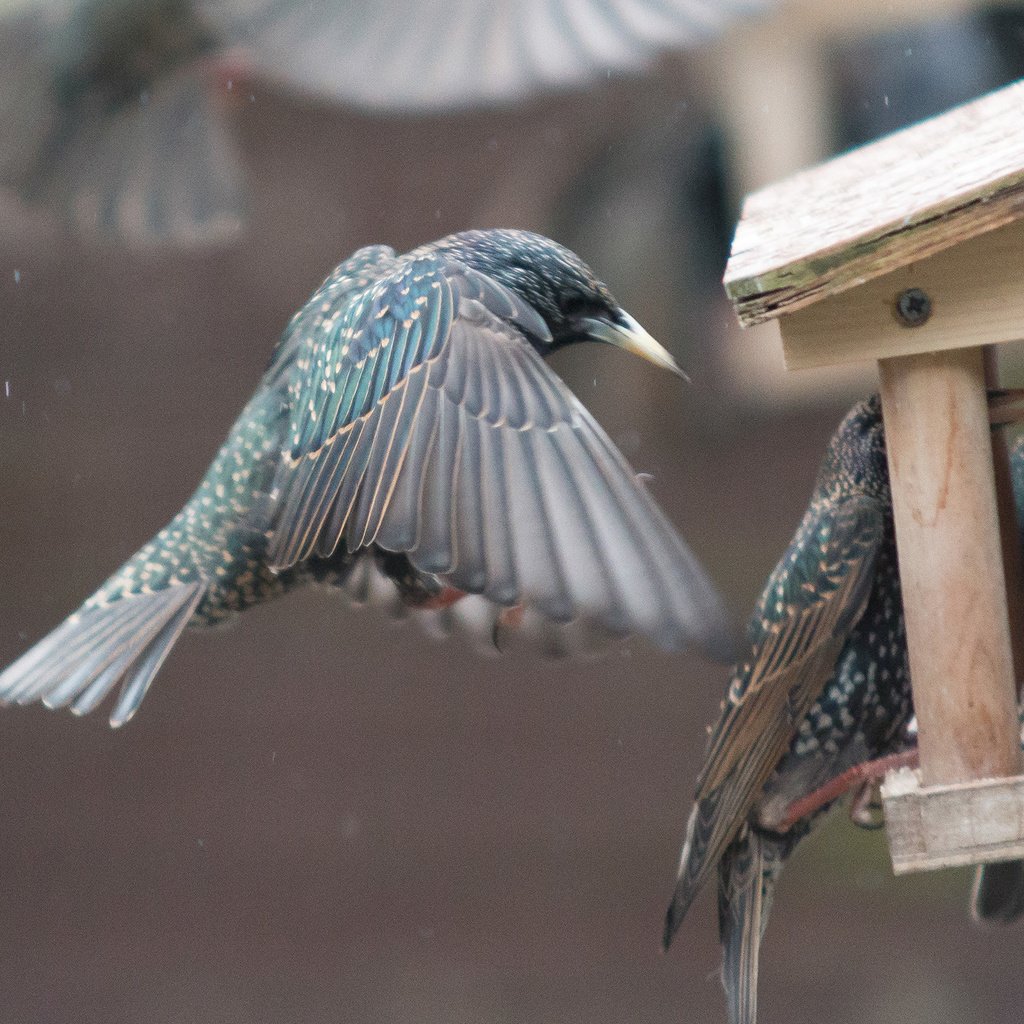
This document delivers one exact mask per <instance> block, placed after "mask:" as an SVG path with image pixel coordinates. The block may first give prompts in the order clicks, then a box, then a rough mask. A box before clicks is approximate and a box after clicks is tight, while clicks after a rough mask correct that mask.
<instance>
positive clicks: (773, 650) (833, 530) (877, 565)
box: [664, 396, 913, 1024]
mask: <svg viewBox="0 0 1024 1024" xmlns="http://www.w3.org/2000/svg"><path fill="white" fill-rule="evenodd" d="M748 640H749V649H748V653H747V654H746V655H745V657H744V659H743V660H742V662H741V663H740V664H739V665H738V666H737V668H736V669H735V672H734V674H733V677H732V680H731V682H730V685H729V689H728V693H727V695H726V699H725V702H724V704H723V710H722V716H721V718H720V719H719V721H718V724H717V725H716V726H715V727H714V728H713V729H712V730H711V735H710V739H709V744H708V750H707V754H706V757H705V761H704V765H703V768H702V770H701V774H700V777H699V779H698V782H697V791H696V797H695V802H694V807H693V810H692V812H691V814H690V819H689V822H688V824H687V829H686V839H685V843H684V846H683V852H682V857H681V860H680V866H679V875H678V880H677V883H676V889H675V893H674V895H673V898H672V903H671V906H670V907H669V910H668V915H667V919H666V923H665V934H664V942H665V945H666V946H667V945H668V944H669V943H670V942H671V940H672V937H673V935H674V934H675V932H676V930H677V929H678V927H679V925H680V923H681V922H682V920H683V918H684V916H685V915H686V912H687V911H688V909H689V907H690V904H691V903H692V901H693V899H694V897H695V896H696V894H697V892H698V891H699V890H700V888H701V887H702V886H703V884H704V883H705V882H706V881H707V879H708V877H709V876H710V875H711V874H712V872H714V871H716V869H717V874H718V897H719V898H718V905H719V929H720V934H721V940H722V946H723V982H724V985H725V990H726V998H727V1004H728V1015H729V1021H730V1024H754V1022H755V1021H756V1019H757V975H758V957H759V951H760V943H761V938H762V935H763V933H764V929H765V926H766V924H767V921H768V913H769V910H770V907H771V902H772V896H773V892H774V887H775V883H776V880H777V878H778V876H779V873H780V871H781V870H782V867H783V865H784V863H785V861H786V859H787V858H788V857H789V856H790V854H791V853H792V852H793V850H794V848H795V847H796V846H797V844H798V843H799V842H800V840H801V839H802V838H803V837H804V836H805V835H806V834H807V833H808V832H809V831H810V829H811V827H812V825H813V823H814V821H815V820H816V819H817V817H818V816H819V815H820V814H821V813H822V812H823V811H824V809H825V808H824V807H820V806H819V807H817V808H816V809H814V810H813V811H812V812H810V813H808V814H807V815H804V816H802V817H799V818H798V819H797V820H795V821H792V820H791V808H792V806H793V805H794V803H795V802H797V801H799V800H801V799H802V798H804V797H807V796H808V795H810V794H812V793H814V792H815V791H816V790H818V789H819V788H820V787H822V786H824V785H825V784H826V783H828V782H829V781H830V780H832V779H835V778H836V777H838V776H840V775H842V774H843V773H844V772H846V771H847V770H848V769H850V768H852V767H854V766H855V765H858V764H860V763H861V762H864V761H869V760H874V759H876V758H880V757H883V756H886V755H889V754H892V753H895V752H896V751H898V750H900V749H902V748H904V747H905V746H906V745H907V739H906V727H907V724H908V722H909V721H910V719H911V716H912V714H913V709H912V704H911V695H910V678H909V668H908V663H907V653H906V642H905V634H904V624H903V607H902V603H901V596H900V583H899V572H898V567H897V562H896V544H895V535H894V531H893V523H892V506H891V498H890V493H889V477H888V467H887V465H886V455H885V436H884V431H883V427H882V420H881V409H880V403H879V400H878V398H877V396H875V397H873V398H871V399H869V400H868V401H866V402H862V403H860V404H858V405H857V406H855V407H854V409H853V410H852V411H851V412H850V413H849V414H848V415H847V417H846V419H845V420H844V421H843V423H842V424H841V425H840V427H839V429H838V430H837V432H836V434H835V435H834V436H833V438H832V440H831V442H830V444H829V448H828V452H827V454H826V456H825V459H824V462H823V464H822V467H821V470H820V472H819V474H818V479H817V482H816V484H815V488H814V492H813V494H812V497H811V502H810V506H809V507H808V510H807V512H806V514H805V515H804V518H803V521H802V522H801V524H800V527H799V529H798V530H797V533H796V536H795V537H794V538H793V541H792V543H791V544H790V546H789V548H788V549H787V551H786V553H785V554H784V555H783V557H782V559H781V560H780V562H779V564H778V565H777V566H776V568H775V570H774V571H773V572H772V574H771V576H770V577H769V579H768V582H767V584H766V585H765V588H764V591H763V593H762V595H761V599H760V601H759V602H758V605H757V607H756V609H755V611H754V614H753V617H752V619H751V621H750V625H749V628H748Z"/></svg>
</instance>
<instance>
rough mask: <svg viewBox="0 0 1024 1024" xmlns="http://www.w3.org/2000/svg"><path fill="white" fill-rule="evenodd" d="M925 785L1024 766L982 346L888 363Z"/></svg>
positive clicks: (887, 402) (891, 445) (884, 387)
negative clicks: (1023, 764)
mask: <svg viewBox="0 0 1024 1024" xmlns="http://www.w3.org/2000/svg"><path fill="white" fill-rule="evenodd" d="M879 376H880V379H881V393H882V409H883V414H884V417H885V431H886V446H887V450H888V459H889V475H890V480H891V485H892V498H893V514H894V519H895V525H896V543H897V548H898V552H899V565H900V578H901V581H902V587H903V607H904V613H905V616H906V624H907V645H908V649H909V654H910V676H911V680H912V685H913V691H914V708H915V711H916V713H917V719H918V727H919V741H918V742H919V747H920V753H921V775H922V779H923V780H924V782H925V784H926V785H938V784H948V783H954V782H968V781H972V780H976V779H985V778H1003V777H1006V776H1011V775H1017V774H1019V773H1020V771H1021V755H1020V739H1019V735H1018V726H1017V708H1016V687H1015V683H1014V676H1013V659H1012V655H1011V647H1010V632H1009V622H1008V618H1007V610H1006V590H1005V585H1004V577H1003V560H1002V552H1001V544H1000V535H999V523H998V517H997V513H996V492H995V484H994V481H993V465H992V443H991V438H990V435H989V425H988V406H987V397H986V391H985V371H984V364H983V355H982V351H981V350H980V349H958V350H955V351H950V352H940V353H931V354H927V355H914V356H907V357H903V358H897V359H883V360H881V361H880V362H879Z"/></svg>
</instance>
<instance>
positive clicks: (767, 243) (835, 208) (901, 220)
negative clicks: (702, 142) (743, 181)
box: [725, 82, 1024, 324]
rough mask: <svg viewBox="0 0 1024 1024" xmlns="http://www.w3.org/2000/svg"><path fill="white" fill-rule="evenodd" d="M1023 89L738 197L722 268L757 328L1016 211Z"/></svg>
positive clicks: (1020, 208)
mask: <svg viewBox="0 0 1024 1024" xmlns="http://www.w3.org/2000/svg"><path fill="white" fill-rule="evenodd" d="M1022 123H1024V82H1018V83H1015V84H1014V85H1011V86H1007V87H1006V88H1004V89H1001V90H999V91H997V92H994V93H990V94H988V95H987V96H983V97H981V98H980V99H978V100H975V101H974V102H973V103H969V104H966V105H965V106H962V107H957V108H956V109H954V110H951V111H948V112H947V113H945V114H942V115H940V116H938V117H935V118H931V119H930V120H927V121H923V122H921V123H920V124H916V125H913V126H912V127H910V128H907V129H905V130H903V131H901V132H896V133H895V134H893V135H889V136H887V137H886V138H884V139H881V140H879V141H878V142H874V143H871V144H870V145H867V146H863V147H861V148H859V149H856V150H853V151H852V152H850V153H847V154H844V155H843V156H840V157H836V158H835V159H834V160H831V161H829V162H827V163H825V164H822V165H820V166H818V167H815V168H812V169H810V170H807V171H803V172H801V173H799V174H797V175H794V176H793V177H791V178H788V179H787V180H785V181H782V182H780V183H778V184H776V185H772V186H769V187H768V188H765V189H762V190H761V191H760V192H755V193H754V194H753V195H751V196H750V197H748V199H747V201H746V203H745V204H744V208H743V216H742V218H741V220H740V223H739V226H738V227H737V230H736V236H735V239H734V241H733V248H732V256H731V257H730V260H729V264H728V266H727V268H726V274H725V289H726V293H727V294H728V295H729V297H730V298H731V299H732V300H733V302H734V304H735V306H736V311H737V314H738V316H739V317H740V320H741V321H742V322H743V323H745V324H753V323H759V322H761V321H763V320H767V319H770V318H772V317H776V316H779V315H780V314H782V313H786V312H790V311H792V310H795V309H799V308H801V307H803V306H807V305H809V304H811V303H813V302H816V301H818V300H819V299H822V298H824V297H826V296H831V295H835V294H837V293H838V292H841V291H844V290H845V289H847V288H851V287H853V286H854V285H858V284H863V283H864V282H865V281H869V280H872V279H873V278H876V277H879V276H881V275H883V274H886V273H888V272H890V271H892V270H894V269H895V268H897V267H901V266H903V265H905V264H907V263H911V262H913V261H916V260H921V259H923V258H925V257H927V256H930V255H932V254H934V253H937V252H940V251H941V250H943V249H947V248H949V247H950V246H953V245H956V244H957V243H961V242H964V241H966V240H967V239H970V238H973V237H975V236H977V235H980V234H983V233H985V232H988V231H991V230H993V229H995V228H998V227H1000V226H1002V225H1005V224H1008V223H1010V222H1011V221H1014V220H1017V219H1018V218H1020V217H1022V216H1024V132H1022V131H1021V130H1020V126H1021V124H1022Z"/></svg>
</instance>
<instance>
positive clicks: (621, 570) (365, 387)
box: [268, 255, 726, 653]
mask: <svg viewBox="0 0 1024 1024" xmlns="http://www.w3.org/2000/svg"><path fill="white" fill-rule="evenodd" d="M332 331H333V333H331V332H320V333H319V334H317V335H316V336H315V337H311V339H310V341H309V344H308V346H307V348H306V350H305V356H304V357H303V358H302V361H303V363H304V365H305V366H306V367H307V368H311V369H309V373H308V379H307V380H305V381H303V382H301V383H300V385H299V386H298V387H296V388H295V389H294V390H293V392H292V393H291V395H290V401H291V405H292V418H293V422H292V425H291V426H292V429H291V437H292V440H293V442H294V443H293V445H292V448H291V450H290V451H289V452H286V453H285V456H284V458H283V460H282V466H281V468H280V470H279V472H278V475H277V478H276V479H275V483H274V493H275V500H276V502H277V511H276V512H275V514H274V517H273V522H272V535H271V539H270V544H269V552H268V557H269V560H270V562H271V564H273V565H275V566H276V567H278V568H286V567H288V566H289V565H291V564H294V563H295V562H296V561H299V560H301V559H303V558H305V557H306V556H307V555H308V554H309V553H311V552H314V551H315V552H316V553H317V554H319V555H322V556H328V555H330V554H331V553H332V552H333V551H334V550H335V548H336V547H337V545H338V543H340V542H341V541H344V543H345V544H346V546H347V550H348V551H349V552H355V551H357V550H359V549H361V548H363V547H365V546H367V545H368V544H371V543H375V544H377V545H379V546H380V547H382V548H384V549H386V550H389V551H396V552H402V553H406V554H407V555H408V557H409V561H410V562H411V564H412V565H413V566H414V567H415V568H416V569H418V570H419V571H421V572H425V573H431V574H436V575H439V576H442V577H443V578H444V582H445V583H446V584H448V585H449V586H452V587H455V588H458V589H462V590H466V591H468V592H470V593H474V594H481V595H483V596H484V597H485V598H487V599H488V600H491V601H494V602H497V603H499V604H502V605H509V604H511V603H518V602H521V603H524V604H526V605H527V606H533V607H534V608H536V609H537V610H538V611H539V612H540V613H541V614H542V616H544V617H546V618H548V619H551V620H554V621H556V622H560V623H565V622H569V621H571V620H573V619H576V618H580V617H583V618H586V619H588V620H589V621H591V622H594V623H598V624H600V626H601V627H602V628H603V629H605V630H606V631H608V632H612V633H615V634H621V633H626V632H641V633H644V634H646V635H649V636H651V637H652V638H654V639H655V640H656V641H657V642H658V643H660V644H662V645H663V646H665V647H669V648H678V647H682V646H685V645H686V644H688V643H698V644H701V645H703V646H704V647H705V648H706V649H710V650H714V651H715V652H716V653H721V649H722V648H723V647H724V646H725V645H724V644H723V643H722V642H721V638H722V637H723V636H724V635H725V633H726V630H725V628H724V626H723V623H724V621H725V616H724V614H723V612H722V608H721V605H720V603H719V601H718V597H717V595H716V593H715V591H714V589H713V587H712V586H711V584H710V581H709V580H708V579H707V577H706V575H705V574H704V572H703V570H702V569H701V568H700V566H699V564H698V563H697V561H696V559H695V558H694V557H693V555H692V554H691V553H690V551H689V549H688V548H687V547H686V546H685V544H683V542H682V541H681V540H680V539H679V537H678V536H677V534H676V532H675V530H674V529H673V528H672V527H671V525H670V524H669V522H668V520H667V519H666V518H665V516H664V515H663V514H662V513H661V511H660V510H659V509H658V507H657V506H656V504H655V503H654V501H653V499H652V498H651V497H650V495H649V494H648V493H647V491H646V490H645V489H644V487H643V486H642V485H641V484H640V483H638V481H637V479H636V477H635V475H634V474H633V472H632V470H631V469H630V468H629V466H628V464H627V463H626V461H625V459H623V457H622V456H621V455H620V454H619V452H618V450H617V449H616V448H615V446H614V445H613V444H612V442H611V441H610V440H609V439H608V437H607V435H606V434H605V433H604V431H603V430H602V429H601V427H600V426H599V425H598V424H597V422H596V421H595V420H594V419H593V417H592V416H591V415H590V414H589V413H588V412H587V411H586V409H584V408H583V406H582V405H581V404H580V402H579V401H578V400H577V399H576V398H575V396H574V395H573V394H572V393H571V392H570V391H569V390H568V388H567V387H566V386H565V385H564V384H563V383H562V381H561V380H559V378H558V377H557V376H556V375H555V374H554V373H553V372H552V371H551V370H550V369H549V368H548V367H547V365H546V364H545V363H544V361H543V359H541V357H540V356H539V355H538V353H537V351H536V350H535V349H534V347H533V345H532V344H531V341H530V339H531V338H533V339H538V338H540V339H541V340H544V335H545V332H546V331H547V328H546V327H545V325H544V323H543V321H542V320H541V319H540V318H539V316H538V315H537V313H536V312H535V311H534V310H532V309H531V308H530V307H528V306H527V305H526V304H525V303H524V301H523V300H522V299H521V298H519V297H518V296H516V295H514V294H513V293H512V292H510V291H507V290H506V289H504V288H503V287H502V286H501V285H499V284H497V282H495V281H494V280H492V279H490V278H488V277H486V276H485V275H482V274H480V273H477V272H475V271H473V270H470V269H469V268H467V267H465V266H463V265H461V264H459V263H457V262H455V261H453V260H451V259H449V258H443V257H438V256H433V257H428V256H424V255H418V256H417V255H414V256H413V257H410V258H409V259H407V260H406V261H405V262H404V263H400V265H399V266H398V267H397V269H394V270H393V271H391V272H390V273H387V274H385V275H384V276H382V277H380V278H378V279H377V281H376V282H375V283H374V284H373V285H372V286H371V287H370V288H369V289H368V290H367V291H366V292H364V293H363V294H361V295H357V296H355V297H354V299H353V300H352V302H351V303H350V305H349V307H348V308H346V309H345V310H344V311H342V312H340V313H339V314H338V316H337V318H336V321H335V323H334V326H333V327H332ZM327 334H330V337H329V338H327V337H326V335H327ZM332 346H333V347H332ZM413 351H415V356H416V358H415V361H413V362H410V358H411V356H410V353H412V352H413ZM328 371H330V373H329V375H328ZM339 393H340V395H341V397H340V398H339V397H338V395H339Z"/></svg>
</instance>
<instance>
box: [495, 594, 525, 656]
mask: <svg viewBox="0 0 1024 1024" xmlns="http://www.w3.org/2000/svg"><path fill="white" fill-rule="evenodd" d="M524 613H525V609H524V608H523V606H522V605H521V604H513V605H509V606H508V607H507V608H502V609H500V610H499V612H498V614H497V615H496V616H495V617H494V628H493V629H492V630H491V643H492V644H494V647H495V649H496V650H499V651H500V650H501V649H502V648H501V638H502V634H503V633H504V632H505V631H506V630H516V629H519V627H520V626H522V624H523V615H524Z"/></svg>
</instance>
